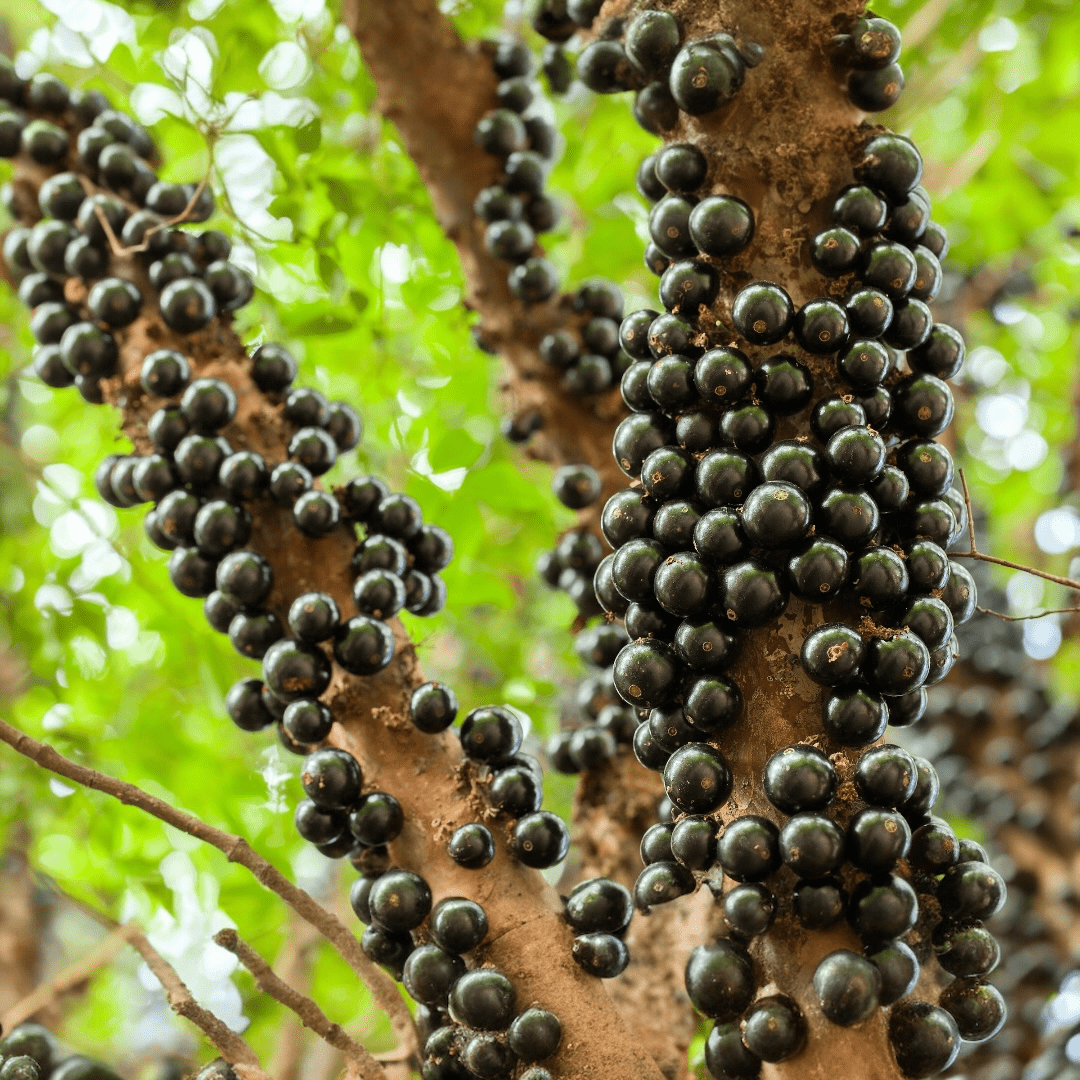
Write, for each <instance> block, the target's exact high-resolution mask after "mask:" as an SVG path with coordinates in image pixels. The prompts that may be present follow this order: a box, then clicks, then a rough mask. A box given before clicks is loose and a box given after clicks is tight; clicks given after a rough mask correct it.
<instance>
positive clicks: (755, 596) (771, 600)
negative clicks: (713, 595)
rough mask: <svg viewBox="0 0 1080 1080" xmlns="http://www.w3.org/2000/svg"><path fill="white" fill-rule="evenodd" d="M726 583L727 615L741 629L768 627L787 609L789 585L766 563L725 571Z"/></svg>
mask: <svg viewBox="0 0 1080 1080" xmlns="http://www.w3.org/2000/svg"><path fill="white" fill-rule="evenodd" d="M722 582H723V586H722V587H723V600H722V603H721V607H722V609H723V614H724V616H725V617H726V618H727V619H728V621H729V622H730V623H732V624H733V625H734V626H737V627H739V628H740V629H744V630H748V629H753V628H754V627H757V626H764V625H765V623H767V622H771V621H772V620H773V619H776V618H778V617H779V616H780V615H781V614H782V613H783V611H784V609H785V608H786V607H787V602H788V590H787V586H786V584H785V583H784V581H783V580H782V579H781V577H780V575H778V574H777V573H776V572H775V571H773V570H770V569H768V568H767V567H766V566H764V565H762V564H759V563H756V562H753V561H746V562H740V563H736V564H735V565H734V566H730V567H728V568H727V570H725V571H724V574H723V579H722Z"/></svg>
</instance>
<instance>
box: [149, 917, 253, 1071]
mask: <svg viewBox="0 0 1080 1080" xmlns="http://www.w3.org/2000/svg"><path fill="white" fill-rule="evenodd" d="M128 940H130V942H131V945H132V947H133V948H134V949H135V951H136V952H137V953H138V954H139V955H140V956H141V957H142V958H143V960H144V961H145V962H146V966H147V967H148V968H149V969H150V970H151V971H152V972H153V973H154V977H155V978H156V979H157V981H158V982H159V983H161V985H162V988H163V989H164V990H165V996H166V997H167V998H168V1000H169V1006H170V1007H171V1008H172V1010H173V1012H175V1013H176V1014H177V1015H178V1016H182V1017H183V1018H184V1019H185V1020H188V1021H190V1022H191V1023H192V1024H194V1025H195V1026H196V1027H197V1028H198V1029H199V1030H200V1031H201V1032H202V1033H203V1034H204V1035H205V1036H206V1037H207V1038H208V1039H209V1040H210V1041H211V1042H212V1043H213V1044H214V1045H215V1046H216V1047H217V1048H218V1050H220V1051H221V1054H222V1056H223V1057H224V1058H225V1060H226V1061H227V1062H228V1063H229V1064H230V1065H232V1066H233V1068H234V1069H235V1071H236V1073H237V1075H238V1076H240V1077H242V1078H243V1080H270V1077H269V1076H267V1074H266V1073H265V1072H263V1069H262V1066H261V1065H260V1064H259V1059H258V1057H257V1056H256V1054H255V1051H254V1050H252V1049H251V1047H250V1046H248V1044H247V1042H246V1041H245V1040H244V1039H243V1038H241V1036H239V1035H237V1033H236V1032H235V1031H233V1030H232V1028H230V1027H228V1026H226V1024H224V1023H223V1022H222V1021H221V1020H219V1019H218V1018H217V1017H216V1016H215V1015H214V1014H213V1013H212V1012H210V1011H209V1010H208V1009H204V1008H203V1007H202V1006H201V1005H200V1004H199V1003H198V1002H197V1001H196V1000H195V999H194V998H193V997H192V996H191V991H190V990H188V988H187V987H186V986H185V985H184V982H183V980H182V979H181V978H180V976H179V975H177V973H176V970H175V969H174V968H173V966H172V965H171V964H170V963H169V962H168V960H166V959H165V957H163V956H162V955H161V953H159V952H158V951H157V949H155V948H154V946H153V945H151V944H150V942H149V940H148V939H147V937H146V935H145V934H144V933H143V932H142V931H141V930H139V929H138V928H137V927H134V926H133V927H130V928H129V933H128Z"/></svg>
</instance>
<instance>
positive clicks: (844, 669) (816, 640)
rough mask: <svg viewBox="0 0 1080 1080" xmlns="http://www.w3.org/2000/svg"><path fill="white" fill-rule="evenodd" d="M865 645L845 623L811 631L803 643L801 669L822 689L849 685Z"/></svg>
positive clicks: (855, 674) (831, 624) (856, 672)
mask: <svg viewBox="0 0 1080 1080" xmlns="http://www.w3.org/2000/svg"><path fill="white" fill-rule="evenodd" d="M864 651H865V645H864V643H863V640H862V638H861V637H860V636H859V634H858V632H857V631H855V630H853V629H852V628H851V627H850V626H847V625H846V624H844V623H828V624H827V625H825V626H820V627H818V628H817V629H816V630H812V631H811V632H810V633H809V634H808V635H807V636H806V638H805V640H804V641H803V645H802V651H801V653H800V660H801V661H802V666H803V670H804V671H805V672H806V673H807V675H809V676H810V678H812V679H813V680H814V681H815V682H818V683H821V684H822V686H840V685H841V684H843V683H846V682H850V681H851V680H852V679H854V678H855V677H856V676H857V675H858V673H859V668H860V665H861V664H862V659H863V654H864Z"/></svg>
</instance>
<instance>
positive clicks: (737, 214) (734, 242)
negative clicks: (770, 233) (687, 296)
mask: <svg viewBox="0 0 1080 1080" xmlns="http://www.w3.org/2000/svg"><path fill="white" fill-rule="evenodd" d="M689 226H690V239H691V240H692V241H693V243H694V246H695V247H696V248H697V249H698V250H699V251H701V252H702V253H703V254H705V255H712V256H713V257H715V258H723V257H724V256H727V255H735V254H737V253H738V252H740V251H742V250H743V248H745V247H746V245H747V244H749V243H750V241H751V240H752V239H753V237H754V215H753V212H752V211H751V210H750V207H749V206H747V205H746V203H744V202H743V201H742V199H737V198H735V197H734V196H733V195H710V196H709V197H708V198H705V199H702V200H701V202H699V203H698V204H697V205H696V206H695V207H694V209H693V210H692V211H691V212H690V221H689Z"/></svg>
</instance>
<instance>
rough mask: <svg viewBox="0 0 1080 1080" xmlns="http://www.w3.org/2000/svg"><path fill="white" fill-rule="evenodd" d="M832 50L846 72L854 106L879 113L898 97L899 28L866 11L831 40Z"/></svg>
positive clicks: (901, 82)
mask: <svg viewBox="0 0 1080 1080" xmlns="http://www.w3.org/2000/svg"><path fill="white" fill-rule="evenodd" d="M832 53H833V61H834V63H835V64H836V66H837V67H838V68H841V69H844V70H847V71H848V75H847V91H848V95H849V96H850V98H851V100H852V102H853V103H854V104H855V105H856V106H857V107H858V108H860V109H862V110H864V111H865V112H881V111H882V110H883V109H889V108H891V107H892V106H893V105H895V104H896V103H897V101H899V100H900V95H901V93H903V90H904V72H903V70H902V69H901V67H900V65H899V64H898V63H897V60H898V59H899V57H900V31H899V30H898V29H897V28H896V27H895V26H894V25H893V24H892V23H891V22H889V21H888V19H881V18H878V17H877V16H875V15H871V14H869V13H868V14H867V15H866V16H864V17H863V18H861V19H856V20H855V22H854V24H853V25H852V27H851V29H850V30H849V31H848V32H847V33H846V34H840V35H838V36H837V37H836V38H834V39H833V42H832Z"/></svg>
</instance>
